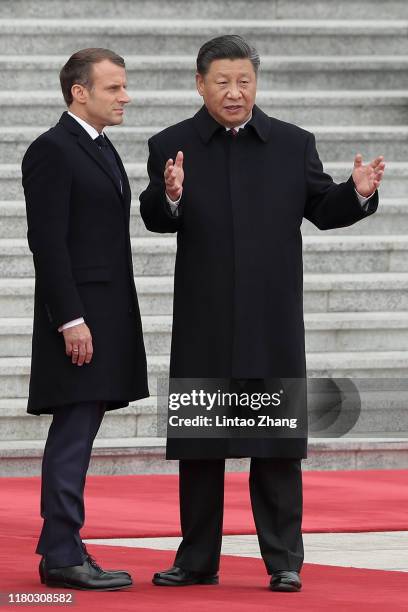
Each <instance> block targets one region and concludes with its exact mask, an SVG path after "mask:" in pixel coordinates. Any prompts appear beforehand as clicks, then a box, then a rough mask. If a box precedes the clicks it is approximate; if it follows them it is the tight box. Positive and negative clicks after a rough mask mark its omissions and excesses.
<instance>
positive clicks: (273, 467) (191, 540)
mask: <svg viewBox="0 0 408 612" xmlns="http://www.w3.org/2000/svg"><path fill="white" fill-rule="evenodd" d="M224 471H225V460H224V459H206V460H201V459H195V460H194V459H191V460H185V459H183V460H181V461H180V517H181V531H182V535H183V540H182V542H181V544H180V546H179V549H178V551H177V554H176V559H175V562H174V564H175V565H176V566H178V567H181V568H183V569H186V570H192V571H196V572H204V573H215V572H217V571H218V567H219V559H220V551H221V537H222V519H223V508H224ZM249 489H250V495H251V504H252V512H253V515H254V519H255V525H256V531H257V534H258V540H259V546H260V549H261V554H262V558H263V560H264V563H265V566H266V569H267V572H268V574H273V572H276V571H279V570H287V571H300V569H301V567H302V564H303V541H302V533H301V524H302V470H301V460H300V459H275V458H271V459H258V458H254V457H253V458H252V459H251V471H250V477H249Z"/></svg>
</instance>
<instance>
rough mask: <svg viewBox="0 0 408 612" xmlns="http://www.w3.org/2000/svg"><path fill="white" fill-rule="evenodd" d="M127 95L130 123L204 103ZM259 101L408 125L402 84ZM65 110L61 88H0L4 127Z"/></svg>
mask: <svg viewBox="0 0 408 612" xmlns="http://www.w3.org/2000/svg"><path fill="white" fill-rule="evenodd" d="M0 36H1V29H0ZM0 41H1V38H0ZM407 41H408V37H407ZM88 42H89V41H88ZM129 94H130V96H131V97H132V98H133V100H134V104H130V105H129V106H128V107H127V108H126V112H125V123H126V124H127V125H129V126H147V125H172V124H174V123H177V121H181V120H183V119H185V118H186V117H190V116H192V115H193V114H194V113H195V112H196V111H197V110H198V109H199V108H200V106H201V103H202V99H201V98H200V96H199V95H198V93H197V92H196V91H174V90H171V91H170V90H169V91H139V92H137V91H134V92H132V91H130V92H129ZM257 102H258V103H259V105H260V106H261V107H262V108H263V110H264V111H265V112H266V113H267V114H269V115H271V116H274V117H277V118H278V119H282V120H284V121H289V122H291V123H296V124H299V125H304V124H313V125H337V124H339V122H340V120H341V125H347V126H352V125H357V126H362V125H375V124H377V125H407V124H408V104H407V102H408V91H407V90H404V89H401V90H389V91H387V90H379V89H377V90H375V89H374V90H340V91H320V90H315V91H302V92H298V91H276V90H272V91H265V90H263V91H260V92H259V93H258V96H257ZM64 110H65V107H64V104H63V100H62V95H61V93H60V92H58V91H55V92H54V91H32V92H23V91H12V92H9V91H0V126H12V125H18V126H23V125H24V126H26V125H27V126H32V125H53V124H54V123H56V122H57V121H58V119H59V116H60V114H61V112H62V111H64ZM340 118H341V119H340Z"/></svg>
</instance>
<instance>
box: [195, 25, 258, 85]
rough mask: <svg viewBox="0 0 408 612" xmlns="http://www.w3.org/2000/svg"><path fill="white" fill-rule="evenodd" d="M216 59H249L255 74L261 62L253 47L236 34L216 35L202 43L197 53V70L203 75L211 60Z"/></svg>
mask: <svg viewBox="0 0 408 612" xmlns="http://www.w3.org/2000/svg"><path fill="white" fill-rule="evenodd" d="M217 59H230V60H234V59H249V60H250V61H251V63H252V66H253V67H254V70H255V73H256V74H257V73H258V68H259V65H260V63H261V60H260V59H259V53H258V51H257V50H256V49H255V47H252V46H251V45H249V44H248V43H247V42H246V40H244V39H243V38H242V36H238V35H237V34H226V35H225V36H217V38H212V39H211V40H209V41H207V42H206V43H204V44H203V46H202V47H201V49H200V50H199V52H198V55H197V72H198V73H199V74H201V75H203V76H204V75H205V74H207V72H208V70H209V68H210V64H211V62H213V61H214V60H217Z"/></svg>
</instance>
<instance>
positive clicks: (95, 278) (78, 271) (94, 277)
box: [72, 266, 112, 284]
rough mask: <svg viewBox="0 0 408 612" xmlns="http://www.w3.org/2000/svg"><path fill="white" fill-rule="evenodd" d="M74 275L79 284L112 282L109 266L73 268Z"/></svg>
mask: <svg viewBox="0 0 408 612" xmlns="http://www.w3.org/2000/svg"><path fill="white" fill-rule="evenodd" d="M72 275H73V277H74V280H75V282H76V283H77V284H81V283H108V282H109V281H111V280H112V274H111V269H110V267H109V266H81V267H78V268H73V269H72Z"/></svg>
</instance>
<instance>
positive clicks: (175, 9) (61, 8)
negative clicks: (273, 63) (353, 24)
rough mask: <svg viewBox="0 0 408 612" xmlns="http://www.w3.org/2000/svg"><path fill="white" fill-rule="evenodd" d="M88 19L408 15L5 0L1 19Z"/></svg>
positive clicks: (347, 8) (365, 4)
mask: <svg viewBox="0 0 408 612" xmlns="http://www.w3.org/2000/svg"><path fill="white" fill-rule="evenodd" d="M85 14H86V17H87V19H90V18H94V17H96V18H99V17H100V16H101V15H103V16H104V18H105V19H108V18H109V19H118V18H121V19H152V18H160V19H169V20H174V19H179V18H180V16H182V17H183V18H184V19H187V18H196V19H197V18H200V19H205V18H206V19H229V18H230V17H231V15H234V16H240V15H243V16H246V15H251V18H253V19H316V15H318V16H319V18H320V19H349V18H350V15H352V16H353V18H354V19H367V18H369V19H371V18H372V17H373V16H374V17H375V18H376V19H393V18H394V19H408V7H407V4H406V1H405V0H387V2H384V1H383V0H360V1H359V2H358V3H356V2H355V1H354V0H342V1H341V2H338V1H337V0H309V1H308V2H304V0H255V1H254V0H250V1H248V0H224V2H222V3H221V2H219V1H218V0H206V2H205V3H204V4H203V3H202V2H198V1H197V0H170V1H169V2H163V1H162V0H138V1H137V2H134V1H133V0H120V1H119V2H112V1H111V0H87V2H86V8H84V2H78V1H77V2H69V3H67V2H62V1H61V0H2V1H1V3H0V18H1V19H12V18H17V17H22V18H28V17H34V18H37V19H38V18H52V19H56V18H59V19H62V18H69V19H73V18H80V19H82V18H83V17H84V15H85Z"/></svg>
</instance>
